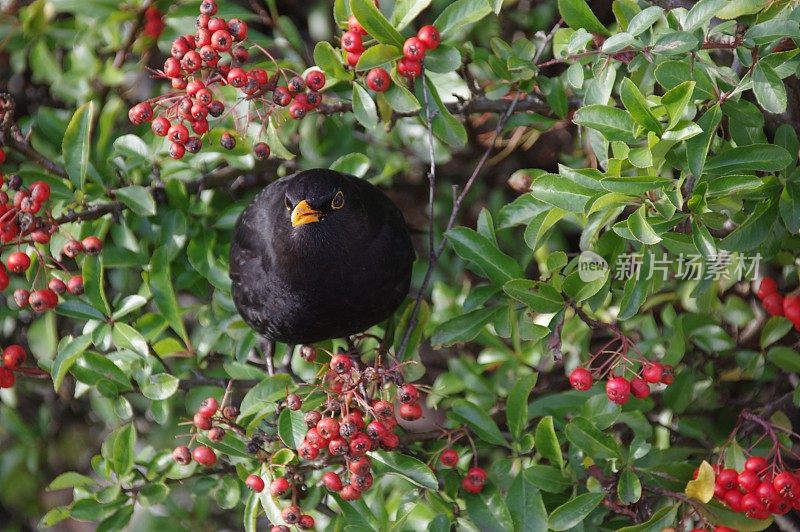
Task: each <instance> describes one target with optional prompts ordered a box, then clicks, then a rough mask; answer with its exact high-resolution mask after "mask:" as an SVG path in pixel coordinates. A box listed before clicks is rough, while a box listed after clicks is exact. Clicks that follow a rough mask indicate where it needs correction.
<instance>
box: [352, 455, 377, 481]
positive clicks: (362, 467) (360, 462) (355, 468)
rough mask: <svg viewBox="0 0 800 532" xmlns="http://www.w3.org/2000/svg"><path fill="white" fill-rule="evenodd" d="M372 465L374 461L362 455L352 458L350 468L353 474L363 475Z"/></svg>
mask: <svg viewBox="0 0 800 532" xmlns="http://www.w3.org/2000/svg"><path fill="white" fill-rule="evenodd" d="M371 467H372V461H371V460H370V459H369V458H368V457H366V456H361V457H358V458H356V459H354V460H351V461H350V466H349V468H348V469H350V472H351V473H352V474H354V475H357V476H361V477H363V476H364V475H366V474H368V473H369V471H370V468H371Z"/></svg>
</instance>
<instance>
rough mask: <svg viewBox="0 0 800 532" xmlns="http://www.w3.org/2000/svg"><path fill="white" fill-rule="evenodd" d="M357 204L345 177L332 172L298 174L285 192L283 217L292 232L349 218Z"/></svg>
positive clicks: (357, 199)
mask: <svg viewBox="0 0 800 532" xmlns="http://www.w3.org/2000/svg"><path fill="white" fill-rule="evenodd" d="M359 204H360V201H359V198H358V197H357V194H356V191H355V190H354V189H353V187H352V185H350V183H348V181H347V180H346V178H345V176H343V175H342V174H340V173H339V172H335V171H333V170H308V171H305V172H300V173H299V174H297V176H296V177H295V178H294V179H292V181H291V182H290V183H289V186H288V187H287V188H286V195H285V197H284V205H285V206H286V216H287V219H288V221H289V223H291V225H292V227H294V228H295V229H297V228H301V227H303V226H306V225H308V224H317V223H321V222H324V221H325V220H328V219H330V222H329V223H332V222H333V220H337V219H338V220H339V221H340V223H341V222H344V221H346V220H347V219H349V218H352V217H353V215H354V213H355V211H358V209H357V207H358V206H359Z"/></svg>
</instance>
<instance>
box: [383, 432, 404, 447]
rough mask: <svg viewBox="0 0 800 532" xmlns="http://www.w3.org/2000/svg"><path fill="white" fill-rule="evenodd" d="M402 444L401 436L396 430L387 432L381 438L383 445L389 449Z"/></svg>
mask: <svg viewBox="0 0 800 532" xmlns="http://www.w3.org/2000/svg"><path fill="white" fill-rule="evenodd" d="M399 446H400V437H399V436H398V435H397V434H395V433H394V432H390V433H388V434H386V435H385V436H384V437H383V438H381V447H383V448H384V449H386V450H387V451H391V450H394V449H397V448H398V447H399Z"/></svg>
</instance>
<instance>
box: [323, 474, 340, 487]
mask: <svg viewBox="0 0 800 532" xmlns="http://www.w3.org/2000/svg"><path fill="white" fill-rule="evenodd" d="M322 484H323V485H324V486H325V487H326V488H327V489H328V490H330V491H340V490H341V489H342V479H341V478H340V477H339V475H337V474H336V473H334V472H333V471H328V472H326V473H325V474H324V475H322Z"/></svg>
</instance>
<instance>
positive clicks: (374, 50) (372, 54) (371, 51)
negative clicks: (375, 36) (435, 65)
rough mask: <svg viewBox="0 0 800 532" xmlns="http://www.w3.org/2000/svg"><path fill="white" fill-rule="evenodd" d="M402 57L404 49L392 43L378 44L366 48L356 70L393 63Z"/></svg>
mask: <svg viewBox="0 0 800 532" xmlns="http://www.w3.org/2000/svg"><path fill="white" fill-rule="evenodd" d="M401 57H403V51H402V50H400V48H398V47H396V46H392V45H390V44H376V45H375V46H370V47H369V48H367V49H366V50H364V53H363V54H361V58H360V59H359V60H358V64H357V65H356V70H371V69H373V68H375V67H379V66H384V65H386V64H387V63H391V62H393V61H395V60H397V59H400V58H401ZM426 66H427V65H426Z"/></svg>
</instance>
